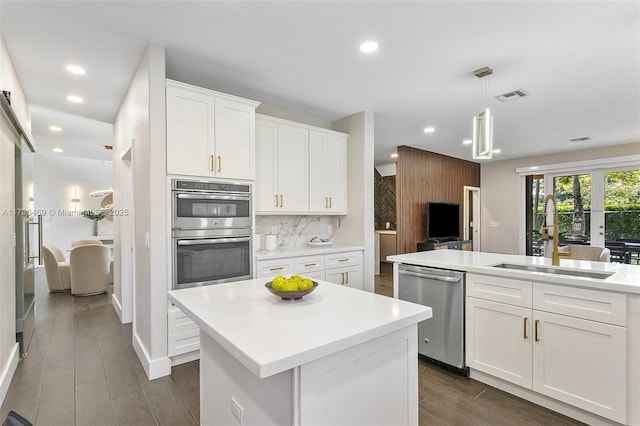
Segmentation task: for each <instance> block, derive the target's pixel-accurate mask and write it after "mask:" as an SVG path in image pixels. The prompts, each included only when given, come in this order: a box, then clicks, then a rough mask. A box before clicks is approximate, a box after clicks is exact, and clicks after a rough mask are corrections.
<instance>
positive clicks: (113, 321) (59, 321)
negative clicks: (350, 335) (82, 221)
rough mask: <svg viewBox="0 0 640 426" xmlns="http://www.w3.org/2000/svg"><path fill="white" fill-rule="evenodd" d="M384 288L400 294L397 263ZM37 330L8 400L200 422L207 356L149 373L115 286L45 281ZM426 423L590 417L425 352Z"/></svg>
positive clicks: (145, 421)
mask: <svg viewBox="0 0 640 426" xmlns="http://www.w3.org/2000/svg"><path fill="white" fill-rule="evenodd" d="M375 287H376V292H377V293H379V294H383V295H386V296H392V292H393V280H392V269H391V265H389V264H383V265H382V269H381V275H379V276H376V286H375ZM38 290H39V291H38V294H39V295H40V296H39V298H38V305H37V306H38V309H37V316H36V332H35V335H34V338H33V341H32V343H31V346H30V348H29V352H28V356H27V357H26V358H24V359H22V360H21V361H20V363H19V364H18V369H17V371H16V374H15V376H14V377H13V380H12V382H11V386H10V387H9V392H8V394H7V396H6V398H5V400H4V402H3V404H2V406H1V407H0V420H3V419H4V418H5V417H6V416H7V413H8V412H9V410H14V411H16V412H18V413H19V414H21V415H22V416H24V417H26V418H27V419H28V420H29V421H31V422H32V423H34V424H37V425H52V426H57V425H78V426H83V425H196V424H198V423H199V420H200V419H199V417H200V402H199V364H198V362H197V361H194V362H191V363H187V364H183V365H180V366H177V367H174V368H172V370H171V376H168V377H163V378H160V379H156V380H152V381H149V380H147V378H146V376H145V374H144V370H143V368H142V365H141V364H140V361H139V360H138V358H137V356H136V354H135V353H134V351H133V347H132V346H131V325H130V324H125V325H123V324H120V322H119V320H118V318H117V316H116V314H115V312H114V310H113V308H112V307H111V303H110V295H108V294H103V295H99V296H91V297H74V296H73V295H71V294H70V293H49V292H48V290H47V289H46V287H45V288H44V289H42V288H39V289H38ZM418 374H419V413H420V425H422V426H426V425H578V424H581V423H579V422H576V421H574V420H572V419H569V418H567V417H564V416H561V415H559V414H556V413H554V412H552V411H550V410H547V409H545V408H542V407H539V406H537V405H534V404H531V403H529V402H527V401H524V400H522V399H520V398H517V397H514V396H512V395H509V394H506V393H504V392H501V391H499V390H497V389H494V388H492V387H490V386H487V385H484V384H482V383H480V382H477V381H475V380H471V379H468V378H465V377H462V376H458V375H455V374H452V373H450V372H448V371H446V370H443V369H441V368H439V367H436V366H433V365H431V364H429V363H427V362H426V361H424V360H423V359H420V360H419V362H418Z"/></svg>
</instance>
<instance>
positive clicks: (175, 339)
mask: <svg viewBox="0 0 640 426" xmlns="http://www.w3.org/2000/svg"><path fill="white" fill-rule="evenodd" d="M167 320H168V324H167V339H168V341H167V353H168V355H169V356H175V355H180V354H184V353H187V352H192V351H197V350H198V349H200V328H199V327H198V326H197V325H196V323H194V322H193V321H191V319H190V318H189V317H188V316H186V315H185V314H184V313H183V312H182V311H181V310H180V309H178V308H176V307H172V308H171V309H169V312H168V313H167Z"/></svg>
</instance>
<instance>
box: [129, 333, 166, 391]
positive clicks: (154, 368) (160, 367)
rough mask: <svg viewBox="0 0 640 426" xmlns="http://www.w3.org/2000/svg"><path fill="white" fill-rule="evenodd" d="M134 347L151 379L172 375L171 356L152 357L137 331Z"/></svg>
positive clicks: (134, 337) (134, 336)
mask: <svg viewBox="0 0 640 426" xmlns="http://www.w3.org/2000/svg"><path fill="white" fill-rule="evenodd" d="M133 349H134V350H135V351H136V354H137V355H138V358H139V359H140V363H142V367H143V368H144V372H145V373H146V375H147V378H148V379H149V380H153V379H157V378H159V377H164V376H170V375H171V358H169V357H167V356H165V357H162V358H158V359H151V357H150V356H149V352H147V349H146V348H145V346H144V345H143V344H142V342H141V341H140V338H139V337H138V335H137V334H135V333H134V334H133Z"/></svg>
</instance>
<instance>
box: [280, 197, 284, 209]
mask: <svg viewBox="0 0 640 426" xmlns="http://www.w3.org/2000/svg"><path fill="white" fill-rule="evenodd" d="M283 205H284V203H283V202H282V194H280V207H282V206H283Z"/></svg>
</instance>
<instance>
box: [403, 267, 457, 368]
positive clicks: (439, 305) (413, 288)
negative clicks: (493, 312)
mask: <svg viewBox="0 0 640 426" xmlns="http://www.w3.org/2000/svg"><path fill="white" fill-rule="evenodd" d="M398 274H399V276H398V290H399V296H398V297H399V298H400V299H402V300H407V301H409V302H414V303H419V304H421V305H426V306H429V307H431V309H433V317H432V318H430V319H428V320H424V321H422V322H420V323H418V353H420V354H422V355H424V356H426V357H429V358H431V359H433V360H436V361H438V362H440V363H444V364H447V365H449V366H452V367H454V368H456V369H459V370H462V371H461V372H463V373H464V374H466V372H467V371H468V369H467V368H466V367H465V360H464V272H460V271H451V270H448V269H434V268H427V267H424V266H415V265H405V264H400V266H399V270H398Z"/></svg>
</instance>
